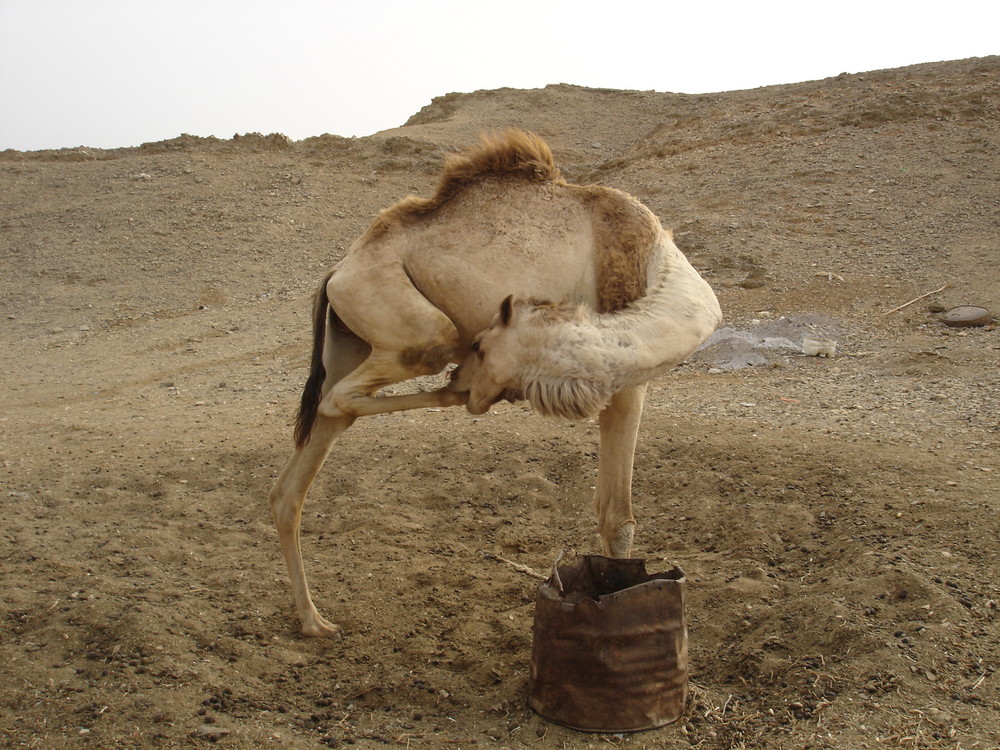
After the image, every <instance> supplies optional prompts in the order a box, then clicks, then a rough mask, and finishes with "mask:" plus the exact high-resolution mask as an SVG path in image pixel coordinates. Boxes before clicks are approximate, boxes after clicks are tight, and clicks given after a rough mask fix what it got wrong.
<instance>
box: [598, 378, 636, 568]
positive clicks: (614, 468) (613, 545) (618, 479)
mask: <svg viewBox="0 0 1000 750" xmlns="http://www.w3.org/2000/svg"><path fill="white" fill-rule="evenodd" d="M645 394H646V385H645V384H643V385H640V386H636V387H634V388H626V389H625V390H623V391H619V392H618V393H616V394H615V395H614V397H613V398H612V399H611V403H609V404H608V405H607V406H606V407H605V408H604V410H603V411H602V412H601V416H600V427H601V445H600V461H599V464H598V469H597V491H596V493H595V501H596V503H595V504H596V506H597V507H596V510H597V528H598V531H599V533H600V535H601V546H602V547H603V550H604V554H605V555H608V556H610V557H628V556H629V555H630V554H631V552H632V538H633V536H634V534H635V518H633V516H632V465H633V463H634V461H635V443H636V438H637V436H638V434H639V420H640V418H641V417H642V402H643V399H644V397H645Z"/></svg>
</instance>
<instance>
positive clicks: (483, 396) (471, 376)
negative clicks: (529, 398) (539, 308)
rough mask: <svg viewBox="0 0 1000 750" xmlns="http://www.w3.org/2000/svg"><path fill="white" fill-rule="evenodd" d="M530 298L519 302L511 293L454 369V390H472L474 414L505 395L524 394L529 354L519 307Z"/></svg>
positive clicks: (470, 406) (510, 397) (516, 396)
mask: <svg viewBox="0 0 1000 750" xmlns="http://www.w3.org/2000/svg"><path fill="white" fill-rule="evenodd" d="M527 304H528V303H526V302H515V301H514V298H513V296H508V297H507V298H506V299H505V300H504V301H503V302H502V303H501V304H500V311H499V312H498V313H497V314H496V315H495V316H494V317H493V321H492V322H491V323H490V325H489V327H488V328H486V330H484V331H482V332H481V333H480V334H479V335H478V336H476V338H475V339H474V340H473V342H472V346H471V348H470V351H469V353H468V355H466V357H465V360H464V361H463V362H462V364H461V365H460V366H459V367H458V369H457V370H455V371H454V372H453V373H452V376H451V378H452V383H451V385H450V386H449V387H450V388H451V389H452V390H456V391H463V392H468V394H469V401H468V403H467V404H466V408H467V409H468V410H469V412H470V413H471V414H482V413H484V412H486V411H487V410H489V408H490V407H491V406H493V404H495V403H496V402H497V401H500V400H501V399H507V400H508V401H516V400H518V399H520V398H523V395H522V394H521V389H520V387H519V384H520V381H521V376H522V373H523V367H522V366H521V364H522V359H523V357H524V354H525V350H524V346H523V343H522V342H521V340H520V336H518V328H519V327H520V326H519V323H520V322H521V320H520V318H521V317H522V316H520V315H518V314H517V313H518V310H519V308H521V307H522V306H524V305H527Z"/></svg>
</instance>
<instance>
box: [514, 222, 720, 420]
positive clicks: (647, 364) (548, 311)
mask: <svg viewBox="0 0 1000 750" xmlns="http://www.w3.org/2000/svg"><path fill="white" fill-rule="evenodd" d="M648 278H649V284H648V286H647V290H646V294H645V296H643V297H640V298H639V299H637V300H636V301H635V302H633V303H631V304H630V305H628V306H627V307H625V308H624V309H622V310H621V311H619V312H616V313H609V314H603V315H602V314H598V313H595V312H593V311H592V310H590V309H588V308H585V307H578V308H551V307H548V308H538V309H529V310H527V311H525V312H524V313H522V314H524V315H527V316H529V317H528V319H526V320H523V321H522V322H521V326H523V328H522V330H521V331H520V334H521V335H522V336H523V337H524V339H525V340H524V342H523V343H524V345H525V346H524V349H523V351H530V352H533V353H534V354H535V355H536V356H534V357H533V359H532V360H531V361H530V362H526V363H525V364H524V366H523V367H522V368H521V370H520V372H521V379H520V382H519V383H518V388H517V389H518V390H519V391H520V393H521V395H523V397H524V398H526V399H527V400H528V401H529V402H530V403H531V406H532V408H533V409H535V410H536V411H538V412H540V413H542V414H546V415H551V416H559V417H564V418H568V419H585V418H588V417H592V416H595V415H597V414H599V413H600V411H601V410H602V409H603V408H604V407H605V406H606V405H607V403H608V402H609V401H610V399H611V397H612V396H613V395H614V394H615V393H617V392H618V391H620V390H622V389H624V388H628V387H631V386H635V385H639V384H641V383H644V382H646V381H647V380H650V379H651V378H653V377H655V376H657V375H659V374H660V373H662V372H665V371H666V370H669V369H670V368H672V367H675V366H676V365H678V364H680V363H681V362H683V361H684V360H685V359H687V357H688V356H690V355H691V353H692V352H694V350H695V349H697V348H698V346H700V345H701V343H702V342H704V341H705V339H707V338H708V337H709V336H710V335H711V334H712V332H713V331H714V330H715V329H716V328H717V327H718V326H719V324H720V323H721V322H722V311H721V310H720V308H719V303H718V300H717V299H716V297H715V293H714V292H713V291H712V289H711V287H710V286H709V285H708V284H707V283H706V282H705V280H704V279H702V278H701V276H699V275H698V272H697V271H695V270H694V268H692V267H691V264H690V263H688V261H687V259H686V258H685V257H684V255H683V254H682V253H681V252H680V250H678V249H677V247H676V246H675V245H674V244H673V241H672V239H671V236H670V234H669V233H667V232H663V233H662V236H661V237H660V240H659V242H658V243H657V247H656V252H655V253H654V255H653V258H652V261H651V263H650V268H649V277H648Z"/></svg>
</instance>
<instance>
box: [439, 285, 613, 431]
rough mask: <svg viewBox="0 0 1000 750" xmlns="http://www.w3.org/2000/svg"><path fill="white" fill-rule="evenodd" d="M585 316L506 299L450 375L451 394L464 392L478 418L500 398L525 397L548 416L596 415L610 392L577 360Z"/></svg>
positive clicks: (572, 309) (575, 309)
mask: <svg viewBox="0 0 1000 750" xmlns="http://www.w3.org/2000/svg"><path fill="white" fill-rule="evenodd" d="M586 323H587V313H586V312H584V310H583V308H582V307H581V306H579V305H569V304H562V305H554V304H552V303H549V302H536V301H534V300H531V301H526V300H514V299H513V297H507V299H505V300H504V301H503V302H502V303H501V304H500V311H499V312H498V313H497V314H496V316H494V318H493V322H492V323H490V325H489V327H488V328H487V329H486V330H485V331H483V332H482V333H480V334H479V335H478V336H476V338H475V339H474V340H473V342H472V346H471V348H470V351H469V354H468V355H467V356H466V358H465V360H464V361H463V362H462V364H461V366H459V368H458V369H457V370H455V372H454V373H452V383H451V385H450V386H449V388H450V389H451V390H455V391H460V392H463V393H466V392H467V393H468V394H469V397H468V401H467V402H466V408H467V409H468V410H469V412H470V413H472V414H482V413H483V412H485V411H487V410H488V409H489V408H490V407H491V406H492V405H493V404H495V403H496V402H497V401H500V400H501V399H506V400H508V401H519V400H521V399H527V401H528V402H529V403H530V404H531V408H532V409H534V410H535V411H536V412H539V413H540V414H544V415H547V416H555V417H563V418H566V419H586V418H588V417H592V416H595V415H596V414H597V413H598V412H599V411H600V410H601V409H602V408H604V406H605V405H606V404H607V402H608V400H609V399H610V398H611V394H612V392H613V391H612V390H610V389H609V388H608V387H605V384H604V383H602V382H601V378H600V377H599V376H598V377H594V376H593V373H592V372H591V370H592V369H594V368H591V367H589V366H588V365H587V364H586V361H585V360H583V361H581V359H580V356H579V355H580V354H581V353H584V354H585V353H586V352H587V350H588V347H587V346H586V341H587V332H588V331H589V330H590V329H588V327H587V324H586Z"/></svg>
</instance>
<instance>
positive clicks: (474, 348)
mask: <svg viewBox="0 0 1000 750" xmlns="http://www.w3.org/2000/svg"><path fill="white" fill-rule="evenodd" d="M472 351H474V352H475V353H476V354H479V342H478V341H473V342H472Z"/></svg>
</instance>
